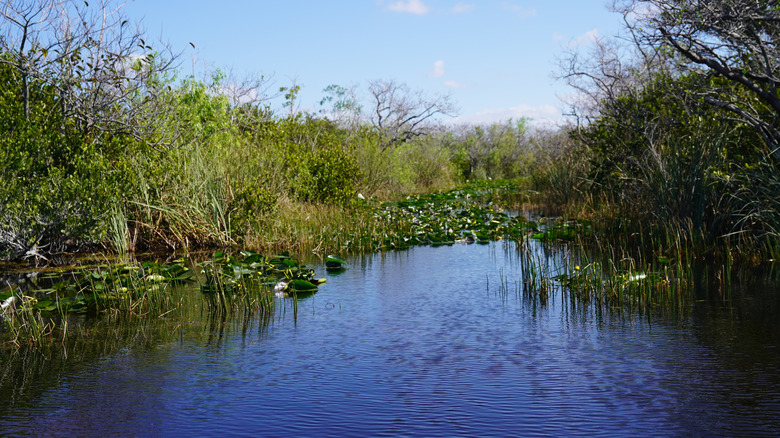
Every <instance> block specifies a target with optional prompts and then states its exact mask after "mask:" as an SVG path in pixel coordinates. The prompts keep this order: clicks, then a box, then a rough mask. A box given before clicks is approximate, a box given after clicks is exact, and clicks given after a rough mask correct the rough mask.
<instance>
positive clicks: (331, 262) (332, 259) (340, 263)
mask: <svg viewBox="0 0 780 438" xmlns="http://www.w3.org/2000/svg"><path fill="white" fill-rule="evenodd" d="M346 264H347V262H346V261H345V260H344V259H342V258H341V257H339V256H336V255H329V256H328V257H327V258H326V259H325V269H326V270H327V271H328V272H331V273H335V272H341V271H344V270H345V269H346V268H345V267H344V265H346Z"/></svg>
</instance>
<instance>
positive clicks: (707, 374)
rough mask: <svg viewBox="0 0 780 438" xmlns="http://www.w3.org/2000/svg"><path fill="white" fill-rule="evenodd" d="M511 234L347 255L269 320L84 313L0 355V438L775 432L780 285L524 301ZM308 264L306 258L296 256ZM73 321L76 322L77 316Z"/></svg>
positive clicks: (779, 405)
mask: <svg viewBox="0 0 780 438" xmlns="http://www.w3.org/2000/svg"><path fill="white" fill-rule="evenodd" d="M515 245H516V244H514V243H502V242H494V243H491V244H489V245H453V246H444V247H437V248H434V247H416V248H411V249H409V250H405V251H399V252H386V253H376V254H370V255H367V256H363V257H356V258H351V259H348V262H349V265H348V269H347V270H346V271H345V272H343V273H340V274H338V275H329V274H325V269H324V265H323V266H314V268H315V270H317V271H318V273H321V274H322V275H323V276H325V277H326V278H327V283H326V284H325V285H323V286H322V287H321V289H320V291H319V292H318V293H317V294H315V295H314V296H312V297H310V298H306V299H303V300H300V301H298V302H297V303H296V302H294V301H293V300H292V299H290V298H278V299H277V302H276V304H275V306H274V308H273V309H272V310H271V311H268V312H259V311H257V312H247V313H244V314H240V315H227V316H220V317H213V315H211V314H209V312H207V311H206V310H204V308H203V303H202V302H201V301H199V298H198V297H197V294H198V293H199V291H197V289H193V290H191V291H190V292H187V293H189V294H191V295H192V296H191V297H190V298H191V302H190V305H189V310H187V311H182V312H180V313H179V314H178V316H174V315H173V314H170V315H166V316H165V317H164V318H152V319H148V320H145V321H144V322H143V323H140V322H137V321H135V322H134V321H129V322H128V321H124V320H121V318H119V320H111V318H103V319H102V320H99V321H93V322H89V321H88V322H86V323H85V324H87V326H86V327H83V328H82V329H81V331H80V332H79V333H78V334H75V333H74V334H73V335H72V336H71V337H70V339H69V341H68V342H67V343H66V345H65V346H62V347H60V348H52V349H49V350H47V351H45V352H25V351H20V352H16V353H11V352H4V353H2V356H0V397H1V399H0V435H2V436H320V437H322V436H338V437H345V436H361V437H362V436H393V437H395V436H426V437H434V436H483V437H484V436H537V435H545V436H549V435H553V436H572V435H588V436H599V435H605V436H615V435H623V436H778V435H780V324H778V323H777V321H780V318H778V317H779V316H780V288H778V286H777V282H776V281H771V280H767V278H766V277H765V276H763V277H762V276H756V277H755V278H752V279H750V280H749V281H748V280H744V281H742V280H739V279H735V280H733V281H732V285H731V286H730V288H728V290H727V291H724V290H723V289H722V288H720V289H719V290H717V291H715V290H706V289H705V290H701V291H699V292H698V293H697V294H698V296H697V299H694V300H690V301H689V302H686V303H685V304H684V305H683V306H680V307H677V306H673V307H672V308H666V307H657V308H644V309H617V308H609V307H604V306H598V305H595V304H594V303H591V304H582V303H578V302H576V301H572V300H570V299H568V298H567V297H566V296H565V295H564V294H562V293H560V291H559V292H556V293H553V294H551V295H550V296H549V298H548V299H547V300H540V299H539V298H538V297H534V296H528V295H527V294H524V293H523V286H522V281H521V280H520V270H519V258H518V257H517V253H516V248H515ZM310 266H311V265H310ZM90 324H91V325H90Z"/></svg>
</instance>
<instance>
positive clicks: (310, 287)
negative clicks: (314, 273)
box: [287, 280, 318, 292]
mask: <svg viewBox="0 0 780 438" xmlns="http://www.w3.org/2000/svg"><path fill="white" fill-rule="evenodd" d="M287 287H288V288H289V289H292V290H295V291H301V292H307V291H316V290H317V289H318V288H317V285H315V284H312V283H310V282H308V281H306V280H291V281H290V283H289V284H288V285H287Z"/></svg>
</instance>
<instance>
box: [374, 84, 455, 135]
mask: <svg viewBox="0 0 780 438" xmlns="http://www.w3.org/2000/svg"><path fill="white" fill-rule="evenodd" d="M368 90H369V92H370V93H371V98H372V99H373V101H372V103H373V106H372V112H371V114H370V115H369V120H370V121H371V124H372V125H373V126H374V128H375V129H377V130H378V131H379V132H380V134H381V136H382V150H386V149H387V148H389V147H391V146H394V145H396V144H400V143H403V142H406V141H409V140H411V139H412V138H414V137H417V136H419V135H422V134H423V133H424V132H425V131H426V128H427V126H428V123H429V122H430V121H431V118H434V117H435V116H437V115H446V116H453V115H455V114H456V113H457V109H456V107H455V104H454V103H453V102H452V100H451V98H450V96H448V95H444V96H426V95H424V94H423V92H422V91H412V90H410V89H409V87H408V86H407V85H406V84H402V83H398V82H396V81H394V80H381V79H380V80H375V81H372V82H370V83H369V86H368Z"/></svg>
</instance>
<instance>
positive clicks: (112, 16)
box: [0, 0, 176, 146]
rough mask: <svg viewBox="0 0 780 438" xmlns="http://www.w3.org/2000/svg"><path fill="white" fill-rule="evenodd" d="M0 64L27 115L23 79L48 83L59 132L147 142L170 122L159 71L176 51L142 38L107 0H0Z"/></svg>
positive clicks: (159, 141) (157, 141) (154, 141)
mask: <svg viewBox="0 0 780 438" xmlns="http://www.w3.org/2000/svg"><path fill="white" fill-rule="evenodd" d="M0 23H2V27H1V28H2V29H3V31H2V34H1V35H0V50H1V51H2V52H4V53H5V54H6V55H7V56H6V57H3V58H0V62H3V63H6V64H9V65H12V66H13V67H14V68H15V69H16V70H17V71H18V73H19V76H20V85H19V86H20V91H21V95H22V100H23V103H24V115H25V118H26V119H28V120H29V119H30V117H31V115H30V108H31V105H30V99H31V92H32V90H31V88H30V87H31V83H32V79H33V78H34V79H35V80H36V81H38V82H40V83H43V84H45V85H46V86H48V87H52V88H53V90H54V92H55V94H56V96H57V105H56V107H55V109H53V110H55V111H58V112H59V115H60V117H61V118H62V120H63V124H62V126H61V127H60V129H61V130H65V129H74V128H75V129H77V130H79V131H81V132H82V133H90V135H91V136H92V138H93V139H94V140H95V141H97V139H98V138H99V137H100V136H101V134H104V133H110V134H113V135H117V134H126V135H130V136H132V137H134V138H135V139H139V140H143V141H145V142H146V143H148V144H151V145H153V146H160V145H166V144H170V143H172V141H173V138H169V137H166V138H161V136H160V135H161V133H162V132H168V133H170V132H174V131H172V130H170V129H167V130H160V129H159V127H160V124H161V123H162V122H163V121H170V119H171V117H168V114H167V111H171V110H172V109H171V107H172V105H167V104H166V99H168V98H171V96H170V93H167V91H168V87H167V84H168V81H167V79H168V78H166V75H167V74H168V72H170V71H171V69H172V63H173V62H174V60H175V58H176V56H174V55H173V54H172V53H171V52H170V50H168V49H164V50H160V49H156V48H154V47H152V46H151V45H150V43H147V41H146V40H145V39H144V35H143V33H142V32H141V30H140V29H139V28H138V27H137V26H136V27H133V26H131V25H130V24H129V21H128V20H127V19H126V18H125V16H124V15H123V13H122V10H121V5H116V4H115V2H114V1H113V0H98V1H97V2H96V4H95V5H93V6H90V4H89V3H88V2H86V1H77V0H5V1H3V2H2V3H0Z"/></svg>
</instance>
